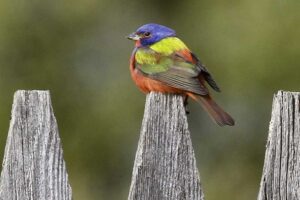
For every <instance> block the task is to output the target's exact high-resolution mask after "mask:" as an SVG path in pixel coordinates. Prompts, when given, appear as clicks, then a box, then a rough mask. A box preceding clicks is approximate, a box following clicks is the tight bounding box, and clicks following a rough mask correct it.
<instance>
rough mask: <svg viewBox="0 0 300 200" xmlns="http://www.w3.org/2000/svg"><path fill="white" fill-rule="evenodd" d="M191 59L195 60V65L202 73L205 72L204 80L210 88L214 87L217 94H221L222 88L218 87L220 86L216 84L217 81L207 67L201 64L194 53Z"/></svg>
mask: <svg viewBox="0 0 300 200" xmlns="http://www.w3.org/2000/svg"><path fill="white" fill-rule="evenodd" d="M191 57H192V59H193V63H195V64H196V66H197V67H198V69H199V70H200V71H201V72H203V76H204V79H205V80H206V82H207V83H208V84H209V85H210V87H212V88H213V89H214V90H215V91H217V92H221V89H220V87H219V86H218V84H217V83H216V81H215V80H214V79H213V77H212V75H211V74H210V73H209V72H208V70H207V69H206V67H205V65H203V64H202V63H201V61H200V60H199V59H198V58H197V56H196V55H195V54H194V53H191Z"/></svg>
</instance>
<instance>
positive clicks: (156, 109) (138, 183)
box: [128, 92, 204, 200]
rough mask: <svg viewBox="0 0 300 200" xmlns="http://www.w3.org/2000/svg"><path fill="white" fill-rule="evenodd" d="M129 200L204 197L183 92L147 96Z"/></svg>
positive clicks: (201, 199) (200, 198)
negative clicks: (179, 93) (181, 94)
mask: <svg viewBox="0 0 300 200" xmlns="http://www.w3.org/2000/svg"><path fill="white" fill-rule="evenodd" d="M128 199H129V200H203V199H204V195H203V192H202V189H201V184H200V176H199V173H198V169H197V166H196V160H195V155H194V150H193V147H192V142H191V138H190V133H189V130H188V123H187V118H186V114H185V109H184V106H183V97H182V96H180V95H170V94H160V93H153V92H151V93H150V94H148V95H147V100H146V105H145V113H144V119H143V124H142V128H141V133H140V139H139V143H138V148H137V152H136V157H135V163H134V167H133V173H132V182H131V186H130V191H129V196H128Z"/></svg>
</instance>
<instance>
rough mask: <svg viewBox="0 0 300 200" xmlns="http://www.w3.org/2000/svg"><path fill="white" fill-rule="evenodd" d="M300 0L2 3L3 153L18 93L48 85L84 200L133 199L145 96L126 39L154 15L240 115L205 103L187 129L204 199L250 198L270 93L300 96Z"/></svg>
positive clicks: (77, 193)
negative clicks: (215, 111)
mask: <svg viewBox="0 0 300 200" xmlns="http://www.w3.org/2000/svg"><path fill="white" fill-rule="evenodd" d="M299 9H300V2H299V1H298V0H297V1H296V0H263V1H261V0H242V1H238V0H230V1H223V0H214V1H210V0H201V1H198V0H189V1H179V0H172V1H171V0H166V1H158V0H153V1H138V0H131V1H125V0H123V1H122V0H120V1H116V0H98V1H97V0H77V1H66V0H44V1H38V0H28V1H25V0H1V1H0V92H1V93H0V134H1V135H0V147H1V148H0V157H1V158H3V150H4V146H5V140H6V136H7V131H8V126H9V118H10V110H11V104H12V98H13V93H14V92H15V91H16V90H17V89H47V90H50V91H51V94H52V102H53V106H54V111H55V114H56V117H57V119H58V123H59V130H60V135H61V137H62V141H63V147H64V156H65V160H66V162H67V168H68V172H69V178H70V182H71V185H72V188H73V195H74V199H75V200H101V199H104V200H120V199H126V198H127V194H128V190H129V185H130V181H131V172H132V165H133V161H134V155H135V150H136V148H137V141H138V137H139V129H140V126H141V121H142V116H143V109H144V102H145V96H144V95H143V94H142V93H140V92H139V91H138V89H137V88H136V87H135V85H134V84H133V82H132V81H131V77H130V74H129V70H128V63H129V62H128V60H129V56H130V54H131V51H132V49H133V43H132V42H131V41H128V40H126V39H125V36H126V35H128V34H129V33H131V32H133V31H134V30H135V29H136V28H137V27H138V26H140V25H142V24H145V23H149V22H155V23H160V24H164V25H167V26H169V27H171V28H173V29H175V30H176V31H177V34H178V36H179V37H180V38H181V39H182V40H183V41H185V43H186V44H187V45H188V46H189V47H190V48H191V49H192V50H193V51H194V52H195V53H196V54H197V55H198V56H199V57H200V59H201V60H202V61H203V63H205V64H206V65H207V67H208V69H209V70H210V72H211V73H212V74H213V75H214V77H215V79H216V80H217V82H218V83H219V85H220V86H221V89H222V91H223V92H222V93H220V94H216V93H213V95H214V97H215V99H216V100H217V101H218V102H219V104H221V105H222V106H223V107H224V108H225V109H226V110H227V111H228V112H229V113H231V114H232V116H234V118H235V119H236V126H234V127H225V128H220V127H218V126H217V125H215V124H214V123H213V122H212V121H211V120H210V119H209V117H208V116H207V114H206V113H205V112H204V111H203V110H202V108H201V107H200V106H199V105H197V104H196V103H190V105H189V106H190V110H191V114H190V115H189V116H188V118H189V126H190V130H191V134H192V140H193V146H194V149H195V152H196V156H197V164H198V167H199V170H200V174H201V180H202V184H203V188H204V193H205V196H206V199H207V200H219V199H222V200H253V199H255V198H256V196H257V193H258V188H259V182H260V176H261V173H262V167H263V159H264V152H265V143H266V138H267V132H268V124H269V120H270V113H271V103H272V98H273V94H274V93H275V92H276V91H277V90H279V89H284V90H292V91H300V87H299V83H300V78H299V75H300V37H299V36H300V26H299V22H300V12H299Z"/></svg>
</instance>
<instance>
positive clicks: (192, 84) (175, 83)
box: [150, 68, 208, 95]
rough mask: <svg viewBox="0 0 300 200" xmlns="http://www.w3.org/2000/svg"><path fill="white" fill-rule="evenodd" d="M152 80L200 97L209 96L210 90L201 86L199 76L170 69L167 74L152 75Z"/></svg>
mask: <svg viewBox="0 0 300 200" xmlns="http://www.w3.org/2000/svg"><path fill="white" fill-rule="evenodd" d="M150 77H151V78H153V79H155V80H159V81H161V82H164V83H166V84H167V85H169V86H171V87H175V88H179V89H182V90H185V91H189V92H192V93H195V94H199V95H207V94H208V90H207V89H206V88H205V87H204V86H203V85H201V83H200V81H199V79H198V76H191V74H188V73H182V72H180V71H178V70H177V69H174V68H170V69H169V70H168V71H166V72H161V73H156V74H152V75H150Z"/></svg>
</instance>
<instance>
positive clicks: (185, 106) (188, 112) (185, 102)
mask: <svg viewBox="0 0 300 200" xmlns="http://www.w3.org/2000/svg"><path fill="white" fill-rule="evenodd" d="M188 104H189V103H188V96H185V97H184V101H183V105H184V109H185V114H187V115H188V114H190V111H189V109H188V107H187V105H188Z"/></svg>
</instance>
